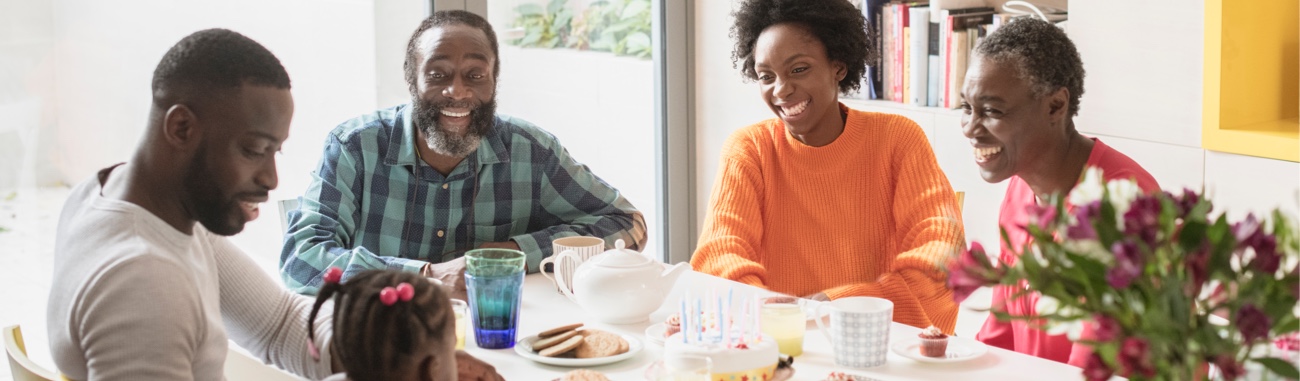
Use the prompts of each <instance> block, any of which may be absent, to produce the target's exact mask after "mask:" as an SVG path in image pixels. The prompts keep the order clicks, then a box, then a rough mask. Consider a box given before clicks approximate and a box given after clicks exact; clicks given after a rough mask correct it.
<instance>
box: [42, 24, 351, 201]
mask: <svg viewBox="0 0 1300 381" xmlns="http://www.w3.org/2000/svg"><path fill="white" fill-rule="evenodd" d="M53 4H54V16H55V17H54V31H55V58H56V59H55V73H56V75H55V82H56V91H57V93H58V94H59V96H58V97H57V99H56V101H55V107H56V110H57V111H56V112H57V113H58V115H59V120H58V123H57V126H58V127H57V128H56V129H55V131H54V133H55V135H56V139H57V141H58V146H59V147H60V155H59V156H58V159H59V162H58V163H59V164H58V169H59V170H60V172H61V173H62V175H63V177H64V179H65V180H66V181H68V182H74V183H75V182H77V181H80V180H82V179H83V178H85V177H87V176H89V175H90V174H91V173H93V171H95V170H96V169H98V168H101V167H103V166H105V165H107V164H111V163H114V162H118V161H123V160H125V159H127V158H128V156H129V154H130V152H131V151H132V150H133V149H134V147H135V144H136V142H137V141H138V140H139V137H140V133H141V131H142V130H143V127H144V124H145V118H146V117H147V113H148V110H149V102H150V98H149V85H150V79H151V78H152V74H153V69H154V67H155V66H156V65H157V63H158V60H159V59H160V58H161V57H162V55H163V53H165V52H166V51H167V49H168V48H170V47H171V46H172V45H173V44H175V42H176V41H178V40H180V39H181V38H182V37H184V36H186V35H188V34H190V33H192V32H194V31H197V30H201V29H205V28H211V27H222V28H228V29H232V30H235V31H238V32H240V33H243V34H244V35H247V36H249V37H250V38H252V39H254V40H257V41H258V42H260V43H261V44H262V45H264V46H266V47H267V48H268V49H270V50H271V52H273V53H275V54H276V56H277V57H279V58H280V61H281V62H282V63H283V64H284V66H285V68H286V69H287V70H288V72H289V77H290V78H291V79H292V80H293V94H294V101H295V114H294V121H293V127H292V130H291V131H292V133H291V137H290V139H289V141H287V142H286V143H285V146H284V152H285V155H283V156H282V158H281V160H280V163H279V166H280V181H281V182H280V184H281V187H280V188H281V190H282V191H288V192H290V193H300V192H301V191H302V190H303V189H305V187H306V181H307V179H308V174H309V173H310V170H311V169H312V168H313V167H314V166H315V165H316V161H317V158H318V157H319V155H320V150H321V142H322V141H324V136H325V133H326V132H327V131H328V130H329V129H330V128H333V127H334V126H336V125H337V124H338V123H339V122H341V121H343V120H345V119H347V118H350V117H352V116H355V115H358V114H360V113H362V112H366V111H368V110H370V109H373V108H374V106H375V76H374V73H375V58H374V52H375V48H374V34H375V28H374V20H373V17H372V15H373V12H374V9H373V4H372V3H371V2H370V1H365V0H351V1H346V0H336V1H330V2H321V1H311V0H272V1H266V0H235V1H217V0H210V1H188V2H157V1H145V0H134V1H113V2H105V1H95V0H57V1H54V3H53Z"/></svg>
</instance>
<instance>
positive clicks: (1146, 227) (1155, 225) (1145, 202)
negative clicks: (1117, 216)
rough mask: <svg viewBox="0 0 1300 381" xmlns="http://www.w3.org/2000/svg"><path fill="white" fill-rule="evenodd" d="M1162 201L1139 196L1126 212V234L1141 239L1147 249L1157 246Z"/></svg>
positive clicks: (1153, 197) (1152, 197) (1151, 197)
mask: <svg viewBox="0 0 1300 381" xmlns="http://www.w3.org/2000/svg"><path fill="white" fill-rule="evenodd" d="M1160 208H1161V204H1160V199H1159V198H1157V197H1155V196H1146V195H1143V196H1138V198H1137V199H1136V200H1133V204H1131V205H1130V206H1129V208H1128V211H1127V212H1124V233H1125V234H1127V235H1129V236H1134V237H1139V238H1141V239H1142V242H1146V244H1147V247H1153V246H1155V244H1156V236H1157V235H1158V234H1159V233H1160Z"/></svg>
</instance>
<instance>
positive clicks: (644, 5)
mask: <svg viewBox="0 0 1300 381" xmlns="http://www.w3.org/2000/svg"><path fill="white" fill-rule="evenodd" d="M649 9H650V2H649V1H633V2H630V3H627V7H625V8H623V14H622V17H621V18H622V19H624V20H627V19H630V18H633V17H636V16H637V14H640V13H641V12H644V11H646V10H649Z"/></svg>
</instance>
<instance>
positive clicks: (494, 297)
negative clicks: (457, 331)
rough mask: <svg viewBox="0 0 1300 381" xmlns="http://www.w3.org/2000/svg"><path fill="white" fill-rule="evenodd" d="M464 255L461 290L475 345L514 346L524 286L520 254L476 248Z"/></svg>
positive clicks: (494, 347) (489, 346)
mask: <svg viewBox="0 0 1300 381" xmlns="http://www.w3.org/2000/svg"><path fill="white" fill-rule="evenodd" d="M465 256H466V258H465V263H466V266H465V288H466V289H468V291H469V310H470V321H471V322H472V323H473V326H474V340H475V342H476V343H477V344H478V346H479V348H487V349H503V348H511V347H514V346H515V332H516V329H517V328H518V327H519V303H520V300H522V296H523V287H524V258H525V256H524V253H523V252H521V251H518V250H508V249H478V250H471V251H469V252H467V253H465Z"/></svg>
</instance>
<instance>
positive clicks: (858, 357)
mask: <svg viewBox="0 0 1300 381" xmlns="http://www.w3.org/2000/svg"><path fill="white" fill-rule="evenodd" d="M823 308H830V309H831V314H830V315H831V316H830V320H831V322H830V323H829V324H830V327H829V329H827V327H826V326H824V325H822V319H816V321H817V328H818V329H820V330H821V331H822V334H823V335H826V341H829V342H830V343H831V347H832V348H833V349H834V352H835V364H836V365H840V366H847V367H853V368H868V367H873V366H880V365H884V364H885V358H886V355H887V354H888V353H889V328H890V323H891V322H893V320H894V302H891V301H889V300H888V299H881V298H873V297H869V296H854V297H849V298H839V299H835V300H834V301H831V302H829V303H822V304H821V305H819V306H817V315H816V316H822V313H821V311H822V309H823Z"/></svg>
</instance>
